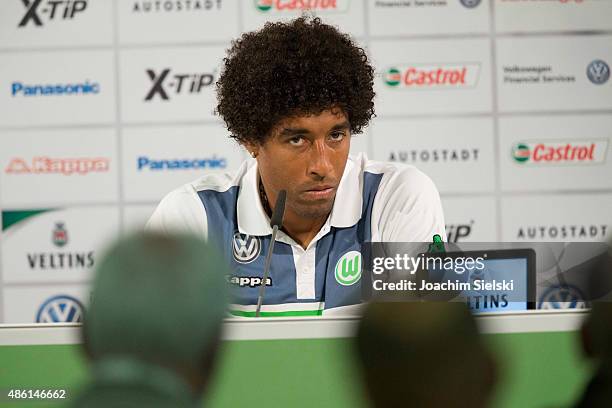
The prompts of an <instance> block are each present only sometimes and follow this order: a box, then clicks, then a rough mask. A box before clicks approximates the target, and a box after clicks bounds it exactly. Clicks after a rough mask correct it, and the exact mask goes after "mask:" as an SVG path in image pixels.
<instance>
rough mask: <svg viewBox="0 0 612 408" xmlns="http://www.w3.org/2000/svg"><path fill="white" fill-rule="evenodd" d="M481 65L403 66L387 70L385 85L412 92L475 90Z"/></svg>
mask: <svg viewBox="0 0 612 408" xmlns="http://www.w3.org/2000/svg"><path fill="white" fill-rule="evenodd" d="M479 73H480V64H479V63H452V64H414V65H410V64H405V65H404V64H403V65H397V66H394V67H392V68H389V69H387V74H386V76H385V79H384V81H385V84H387V85H388V86H391V87H398V88H400V89H410V90H427V89H460V88H473V87H475V86H476V84H477V83H478V78H479Z"/></svg>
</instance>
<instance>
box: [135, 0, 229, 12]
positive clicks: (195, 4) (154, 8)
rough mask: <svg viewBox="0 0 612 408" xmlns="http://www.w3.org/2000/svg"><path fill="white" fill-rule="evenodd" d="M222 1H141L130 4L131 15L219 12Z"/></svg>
mask: <svg viewBox="0 0 612 408" xmlns="http://www.w3.org/2000/svg"><path fill="white" fill-rule="evenodd" d="M222 4H223V1H222V0H165V1H160V0H142V1H135V2H134V3H133V4H132V13H159V12H166V13H171V12H179V11H187V12H189V11H208V10H212V9H215V10H221V5H222Z"/></svg>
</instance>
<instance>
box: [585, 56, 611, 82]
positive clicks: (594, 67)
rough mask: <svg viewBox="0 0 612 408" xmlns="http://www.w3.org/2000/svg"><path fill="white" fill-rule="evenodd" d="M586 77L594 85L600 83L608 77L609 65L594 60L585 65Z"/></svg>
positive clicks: (606, 80)
mask: <svg viewBox="0 0 612 408" xmlns="http://www.w3.org/2000/svg"><path fill="white" fill-rule="evenodd" d="M587 77H588V78H589V81H591V82H592V83H594V84H595V85H602V84H605V83H606V82H608V79H610V66H609V65H608V64H607V63H606V62H605V61H602V60H595V61H593V62H591V63H590V64H589V65H588V66H587Z"/></svg>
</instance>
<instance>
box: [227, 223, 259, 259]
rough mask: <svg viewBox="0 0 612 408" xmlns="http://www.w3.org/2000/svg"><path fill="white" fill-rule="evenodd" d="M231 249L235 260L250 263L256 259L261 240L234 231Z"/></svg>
mask: <svg viewBox="0 0 612 408" xmlns="http://www.w3.org/2000/svg"><path fill="white" fill-rule="evenodd" d="M232 249H233V253H234V259H235V260H236V262H240V263H243V264H247V263H251V262H253V261H254V260H255V259H257V257H258V256H259V253H260V252H261V241H260V240H259V237H255V236H252V235H247V234H241V233H240V232H238V231H236V232H235V233H234V236H233V237H232Z"/></svg>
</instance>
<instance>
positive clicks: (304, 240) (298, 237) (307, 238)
mask: <svg viewBox="0 0 612 408" xmlns="http://www.w3.org/2000/svg"><path fill="white" fill-rule="evenodd" d="M326 220H327V216H325V217H321V218H304V217H301V216H299V215H298V214H295V213H294V212H293V211H291V210H290V209H289V208H286V209H285V217H284V219H283V231H284V232H285V233H286V234H287V235H289V236H290V237H291V238H293V240H294V241H295V242H297V243H298V244H300V246H301V247H302V248H304V249H306V248H308V245H309V244H310V243H311V242H312V240H313V239H314V237H315V236H316V235H317V234H318V233H319V231H320V230H321V227H323V224H325V221H326Z"/></svg>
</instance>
